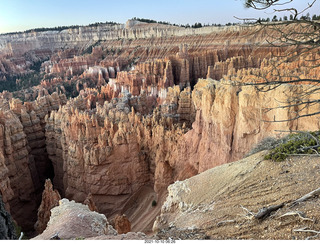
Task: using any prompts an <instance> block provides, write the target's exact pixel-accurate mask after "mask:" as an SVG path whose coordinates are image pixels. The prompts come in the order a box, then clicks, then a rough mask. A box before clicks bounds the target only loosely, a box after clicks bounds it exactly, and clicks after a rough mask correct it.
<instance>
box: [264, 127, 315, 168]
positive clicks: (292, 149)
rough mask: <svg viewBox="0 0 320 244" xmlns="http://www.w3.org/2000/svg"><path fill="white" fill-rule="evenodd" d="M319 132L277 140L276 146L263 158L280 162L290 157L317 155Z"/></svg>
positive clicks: (299, 133)
mask: <svg viewBox="0 0 320 244" xmlns="http://www.w3.org/2000/svg"><path fill="white" fill-rule="evenodd" d="M319 140H320V131H315V132H298V133H296V134H290V135H288V136H286V137H284V138H282V139H279V140H278V141H277V142H276V143H275V144H274V145H276V146H275V147H274V148H273V149H271V150H270V152H269V153H268V154H267V155H266V156H265V157H264V158H265V159H267V160H273V161H276V162H280V161H283V160H285V159H286V158H287V157H288V156H290V155H301V154H319V152H320V145H319Z"/></svg>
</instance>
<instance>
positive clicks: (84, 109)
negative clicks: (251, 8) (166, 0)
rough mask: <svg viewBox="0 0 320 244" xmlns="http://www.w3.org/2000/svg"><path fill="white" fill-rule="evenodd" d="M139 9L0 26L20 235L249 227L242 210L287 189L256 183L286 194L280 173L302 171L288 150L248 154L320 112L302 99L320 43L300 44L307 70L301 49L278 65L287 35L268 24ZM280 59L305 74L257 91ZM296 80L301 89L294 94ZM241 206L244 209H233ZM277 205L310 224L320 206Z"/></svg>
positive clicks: (8, 166)
mask: <svg viewBox="0 0 320 244" xmlns="http://www.w3.org/2000/svg"><path fill="white" fill-rule="evenodd" d="M147 22H148V21H145V20H143V19H140V20H139V19H131V20H128V21H127V23H126V24H115V23H107V24H103V23H99V24H97V25H90V26H81V27H70V28H62V29H61V30H50V29H48V30H45V31H42V30H34V31H32V32H25V33H11V34H2V35H0V91H1V93H0V193H1V195H2V199H3V202H4V205H5V207H6V209H7V210H8V211H9V212H10V214H11V216H12V218H13V219H14V221H15V223H16V225H17V226H20V227H21V228H22V231H23V232H25V234H26V235H27V237H34V236H35V235H36V234H41V233H42V234H41V235H39V236H37V237H36V239H55V238H56V239H57V238H60V239H61V238H62V239H64V238H65V239H77V238H80V239H83V238H95V239H99V238H102V239H130V238H137V239H147V238H151V239H152V238H160V239H161V238H169V237H170V238H171V237H172V238H182V239H202V238H217V239H219V238H228V239H229V238H232V239H234V238H237V237H236V236H237V233H238V234H239V238H243V239H245V238H258V236H257V235H255V234H252V233H251V234H248V233H246V232H244V231H243V230H241V231H240V229H241V228H242V227H241V226H242V224H244V225H245V226H247V227H250V228H256V227H253V226H252V225H251V224H250V223H248V221H247V220H248V218H249V217H252V218H254V216H255V215H254V214H253V212H251V211H258V210H259V209H258V207H259V206H261V208H262V207H267V206H266V204H268V205H272V204H273V203H275V204H276V203H277V204H278V203H280V200H281V203H284V204H286V201H289V200H290V199H289V198H290V197H289V196H287V195H286V196H285V197H283V199H282V196H276V195H272V196H273V197H274V201H273V200H272V199H273V198H272V199H271V197H266V196H265V195H264V193H263V192H265V193H266V194H269V193H270V192H272V191H273V188H274V190H275V191H278V190H279V192H280V191H281V192H282V191H283V189H287V194H290V192H291V191H293V188H292V187H291V186H289V184H297V181H299V180H300V181H301V180H302V181H304V178H299V177H300V176H301V177H304V175H303V173H302V172H300V171H299V170H300V169H302V168H303V166H301V165H300V163H299V162H298V161H297V160H296V159H295V160H293V161H290V160H291V159H290V160H289V161H288V162H287V163H286V164H283V165H282V166H281V165H280V166H279V165H276V164H275V163H274V162H272V161H268V160H265V159H264V158H263V155H264V154H263V153H260V154H257V155H254V156H251V157H250V158H249V159H248V161H246V159H243V158H244V156H246V155H247V154H248V153H249V152H250V151H251V149H252V148H253V147H254V146H255V145H256V144H258V143H259V142H260V141H262V140H263V139H265V138H270V137H274V138H281V137H283V136H285V135H287V134H288V132H293V131H319V130H320V123H319V118H318V117H317V116H308V115H312V114H316V113H317V112H319V111H320V104H319V103H316V104H315V103H314V102H310V101H319V99H320V95H319V93H318V92H308V91H309V90H310V89H311V88H312V87H313V86H312V85H311V84H310V83H309V82H307V81H308V80H310V79H317V78H319V74H320V68H319V65H318V64H319V53H318V49H317V51H316V52H313V53H311V54H310V55H309V56H308V60H313V62H314V64H315V65H314V66H313V67H312V69H311V71H310V72H308V70H306V68H305V67H306V62H307V61H306V60H305V59H302V58H297V59H290V60H286V62H284V63H282V64H281V65H280V66H279V67H281V70H280V71H279V70H275V62H277V60H278V59H279V58H280V57H282V56H284V55H285V54H286V53H287V52H288V51H290V47H288V46H286V45H273V46H272V45H269V44H268V42H271V41H274V39H273V38H276V37H277V34H278V33H277V30H276V29H275V28H274V27H268V26H267V25H266V26H261V25H259V24H251V25H231V26H206V27H202V28H191V27H190V28H189V27H181V26H177V25H169V24H166V23H157V22H151V23H147ZM279 28H281V27H279ZM265 40H267V41H268V42H266V41H265ZM297 52H298V51H297ZM277 67H278V66H277ZM277 72H279V73H280V74H281V75H282V76H285V77H287V76H289V74H290V75H292V76H298V75H300V74H301V73H302V74H303V78H304V80H306V82H297V83H294V84H284V85H281V86H280V87H278V88H277V89H273V88H272V89H270V91H268V92H260V91H261V90H263V89H264V88H265V87H266V86H265V83H264V80H262V78H261V77H264V78H265V79H272V78H274V76H276V75H278V73H277ZM290 77H291V76H290ZM288 79H289V78H288ZM254 83H256V84H259V85H252V84H254ZM269 88H270V87H269ZM300 93H303V94H304V97H303V102H302V100H299V99H292V98H295V97H296V95H297V94H300ZM301 99H302V98H301ZM305 101H309V102H305ZM285 103H286V104H290V106H286V105H283V104H285ZM276 107H278V109H274V108H276ZM297 114H298V115H299V116H297ZM276 121H282V122H281V123H273V122H276ZM311 137H315V135H311ZM274 140H276V139H274ZM289 141H290V140H289ZM308 145H309V144H308ZM317 145H318V144H317ZM309 147H310V148H311V149H312V150H313V149H314V150H318V149H317V148H316V147H315V145H313V144H312V145H311V144H310V145H309ZM295 154H298V152H297V153H295ZM241 159H242V160H241ZM237 160H240V161H238V162H236V163H231V162H234V161H237ZM308 160H309V159H306V158H304V159H303V162H305V163H308V162H309V161H308ZM310 160H311V159H310ZM292 162H293V163H292ZM312 162H313V163H311V164H310V165H313V166H312V167H314V172H316V171H317V169H318V166H317V165H316V164H314V161H312ZM297 164H299V165H300V166H299V165H297ZM291 171H292V175H291ZM263 172H265V173H266V174H265V175H264V174H263ZM294 172H296V173H297V174H296V173H294ZM298 172H299V174H298ZM314 174H315V173H314ZM278 177H279V182H281V184H280V183H279V184H280V185H277V184H278V183H277V182H276V181H275V179H276V178H278ZM290 177H291V178H290ZM317 177H318V176H315V179H317ZM289 178H290V179H291V180H290V179H289ZM318 178H319V177H318ZM271 179H272V180H271ZM271 181H272V185H270V182H271ZM309 181H310V179H309V178H308V184H310V185H312V182H311V181H310V182H309ZM250 182H252V183H250ZM289 182H291V183H289ZM256 184H257V185H259V184H260V185H259V187H261V192H259V190H258V189H257V188H256V187H253V185H256ZM244 186H248V188H247V189H245V188H244ZM306 188H307V187H304V188H303V190H301V189H300V188H299V190H297V192H298V193H297V194H302V193H303V191H306V190H307V189H306ZM249 189H253V190H254V191H255V193H257V194H259V196H260V197H261V199H260V200H257V198H256V197H252V196H251V195H250V192H249ZM259 189H260V188H259ZM239 191H240V193H242V194H243V195H242V196H241V194H240V193H239ZM310 191H311V189H310ZM195 192H197V193H195ZM306 193H307V192H306ZM197 194H198V195H197ZM270 194H273V193H270ZM297 194H295V197H298V196H297ZM209 195H210V196H209ZM61 198H63V199H62V200H61ZM209 198H210V199H211V198H212V199H211V200H210V201H209V200H208V199H209ZM249 199H253V200H252V201H255V202H254V203H253V202H250V200H249ZM263 199H265V200H263ZM277 199H280V200H279V201H278V200H277ZM231 200H232V201H234V204H236V205H237V206H236V207H235V208H236V210H235V209H232V208H231V205H230V202H228V201H231ZM224 202H226V203H224ZM1 204H2V202H1ZM245 204H247V205H246V206H245ZM250 204H251V205H250ZM308 204H309V205H307V206H306V208H305V209H304V211H309V210H310V209H312V206H311V205H312V204H311V205H310V203H308ZM1 206H2V205H1ZM239 206H242V210H245V211H247V214H249V217H248V216H247V217H248V218H247V219H245V218H243V219H242V218H240V217H237V216H238V215H239V213H238V212H239V211H238V210H239V209H240V208H239ZM286 207H287V206H286ZM253 208H254V210H253ZM220 209H221V211H224V212H223V213H225V214H226V215H225V216H227V215H228V216H229V217H232V218H233V219H225V217H224V216H223V214H222V213H221V214H219V211H220ZM250 209H251V211H250ZM284 209H286V208H282V209H281V210H279V211H283V212H281V215H279V214H277V218H279V221H280V222H279V223H280V224H279V226H280V227H279V230H280V232H281V231H282V230H283V228H282V227H283V226H284V225H285V222H284V221H285V220H284V219H285V218H286V219H287V218H289V217H288V216H289V215H290V216H291V217H292V216H295V215H298V217H300V219H301V221H312V222H313V223H314V224H315V225H316V223H317V221H316V218H318V217H319V216H320V215H319V214H318V215H317V214H316V213H315V214H310V215H309V212H304V213H303V214H302V213H300V212H299V211H300V210H299V208H298V207H297V208H296V209H295V210H292V211H295V212H292V211H291V212H290V213H285V212H284ZM287 210H288V212H289V209H287ZM237 211H238V212H237ZM310 211H311V210H310ZM237 214H238V215H237ZM250 214H251V215H250ZM306 214H308V217H307V215H306ZM69 215H70V216H71V217H70V218H68V216H69ZM6 216H7V215H6ZM311 216H313V217H311ZM211 217H212V218H211ZM309 217H310V218H309ZM210 218H211V219H210ZM107 219H108V220H109V221H110V223H113V224H114V226H113V227H112V226H111V224H109V222H108V220H107ZM201 219H203V220H205V222H201ZM61 221H65V223H62V222H61ZM72 221H74V223H72ZM81 221H83V222H81ZM243 221H244V222H243ZM267 221H269V222H270V221H271V220H270V219H269V220H267ZM288 223H289V222H288ZM294 223H297V222H294ZM73 225H74V228H77V229H76V230H75V229H72V228H71V226H73ZM263 225H264V227H265V229H264V230H265V231H266V234H265V237H266V238H273V236H272V235H271V234H270V233H269V232H268V230H267V227H266V226H267V225H265V224H263ZM274 225H275V224H274V223H273V222H272V223H271V222H270V226H272V228H273V229H276V227H275V226H274ZM288 225H290V226H291V225H293V222H290V223H289V224H288ZM230 226H233V229H232V230H230V229H231V227H230ZM259 226H262V225H259ZM224 228H225V229H224ZM234 228H240V229H239V231H238V232H237V231H235V230H234ZM259 228H260V227H257V231H258V232H259V233H260V231H262V230H261V229H259ZM296 228H298V226H297V227H296ZM310 228H311V227H310ZM218 229H219V231H222V233H223V234H221V235H220V234H219V233H218V232H217V230H218ZM60 230H61V231H60ZM77 231H78V232H77ZM223 231H225V232H223ZM277 231H278V230H277ZM283 231H284V230H283ZM9 232H10V229H8V233H7V234H8V236H6V237H8V238H11V237H14V235H12V236H11V234H10V233H9ZM36 232H37V233H36ZM132 232H136V233H132ZM140 232H143V233H145V234H143V233H140ZM226 232H228V234H226ZM262 232H263V231H262ZM278 232H279V231H278ZM278 232H276V233H278ZM280 232H279V233H280ZM77 233H80V234H81V235H80V234H79V235H80V236H77ZM279 233H278V234H277V235H276V236H274V237H275V238H284V239H287V238H289V236H287V235H283V234H281V233H282V232H281V233H280V234H279ZM314 233H316V232H314ZM317 234H319V232H317ZM147 235H148V236H147ZM261 238H263V237H262V236H261Z"/></svg>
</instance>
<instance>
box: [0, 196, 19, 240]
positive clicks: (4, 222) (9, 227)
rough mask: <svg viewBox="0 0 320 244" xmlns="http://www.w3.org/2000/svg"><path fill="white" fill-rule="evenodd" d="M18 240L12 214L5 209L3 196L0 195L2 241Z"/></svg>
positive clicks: (0, 233) (0, 231)
mask: <svg viewBox="0 0 320 244" xmlns="http://www.w3.org/2000/svg"><path fill="white" fill-rule="evenodd" d="M14 239H17V235H16V230H15V228H14V225H13V221H12V218H11V216H10V214H9V213H8V212H7V210H6V209H5V207H4V203H3V201H2V196H1V195H0V240H14Z"/></svg>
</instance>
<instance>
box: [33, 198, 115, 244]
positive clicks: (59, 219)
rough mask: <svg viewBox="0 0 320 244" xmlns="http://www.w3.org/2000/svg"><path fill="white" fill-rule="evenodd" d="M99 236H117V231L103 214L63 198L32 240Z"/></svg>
mask: <svg viewBox="0 0 320 244" xmlns="http://www.w3.org/2000/svg"><path fill="white" fill-rule="evenodd" d="M101 235H117V231H116V230H115V229H113V227H112V226H111V225H109V223H108V220H107V218H106V217H105V216H104V215H103V214H99V213H97V212H92V211H90V210H89V208H88V206H87V205H83V204H81V203H75V202H74V201H69V200H68V199H65V198H64V199H62V200H60V201H59V206H57V207H55V208H53V209H52V210H51V217H50V221H49V222H48V225H47V228H46V229H45V231H44V232H43V233H42V234H41V235H39V236H37V237H35V238H34V240H50V239H64V240H69V239H83V238H89V237H95V236H101Z"/></svg>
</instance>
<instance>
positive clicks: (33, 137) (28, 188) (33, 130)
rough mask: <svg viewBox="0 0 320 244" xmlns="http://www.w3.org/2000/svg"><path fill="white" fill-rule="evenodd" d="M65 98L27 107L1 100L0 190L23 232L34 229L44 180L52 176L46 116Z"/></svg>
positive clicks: (43, 99)
mask: <svg viewBox="0 0 320 244" xmlns="http://www.w3.org/2000/svg"><path fill="white" fill-rule="evenodd" d="M64 99H65V96H64V95H62V96H59V95H58V94H52V95H47V96H44V97H39V98H38V99H37V100H36V101H34V102H29V103H24V104H23V103H22V102H21V101H20V100H18V99H11V100H10V101H9V102H8V101H7V100H5V99H0V104H1V108H2V109H1V111H0V145H2V146H1V147H0V163H1V162H2V163H3V167H1V171H2V174H1V177H2V179H1V184H0V186H1V187H0V190H1V192H2V194H3V199H4V202H5V204H6V205H8V206H9V208H8V209H10V212H11V214H12V216H13V218H14V219H15V220H16V221H17V222H18V225H19V226H21V227H22V229H23V230H24V231H30V230H32V229H33V225H34V223H35V222H36V211H37V208H38V205H39V204H40V202H41V192H42V189H43V185H44V181H45V178H47V177H51V176H53V175H52V173H53V171H51V170H50V169H51V167H50V161H48V157H47V153H46V148H45V133H44V125H45V124H44V117H45V115H46V114H47V113H49V112H50V111H51V110H53V109H57V108H59V105H62V104H63V103H64Z"/></svg>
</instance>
